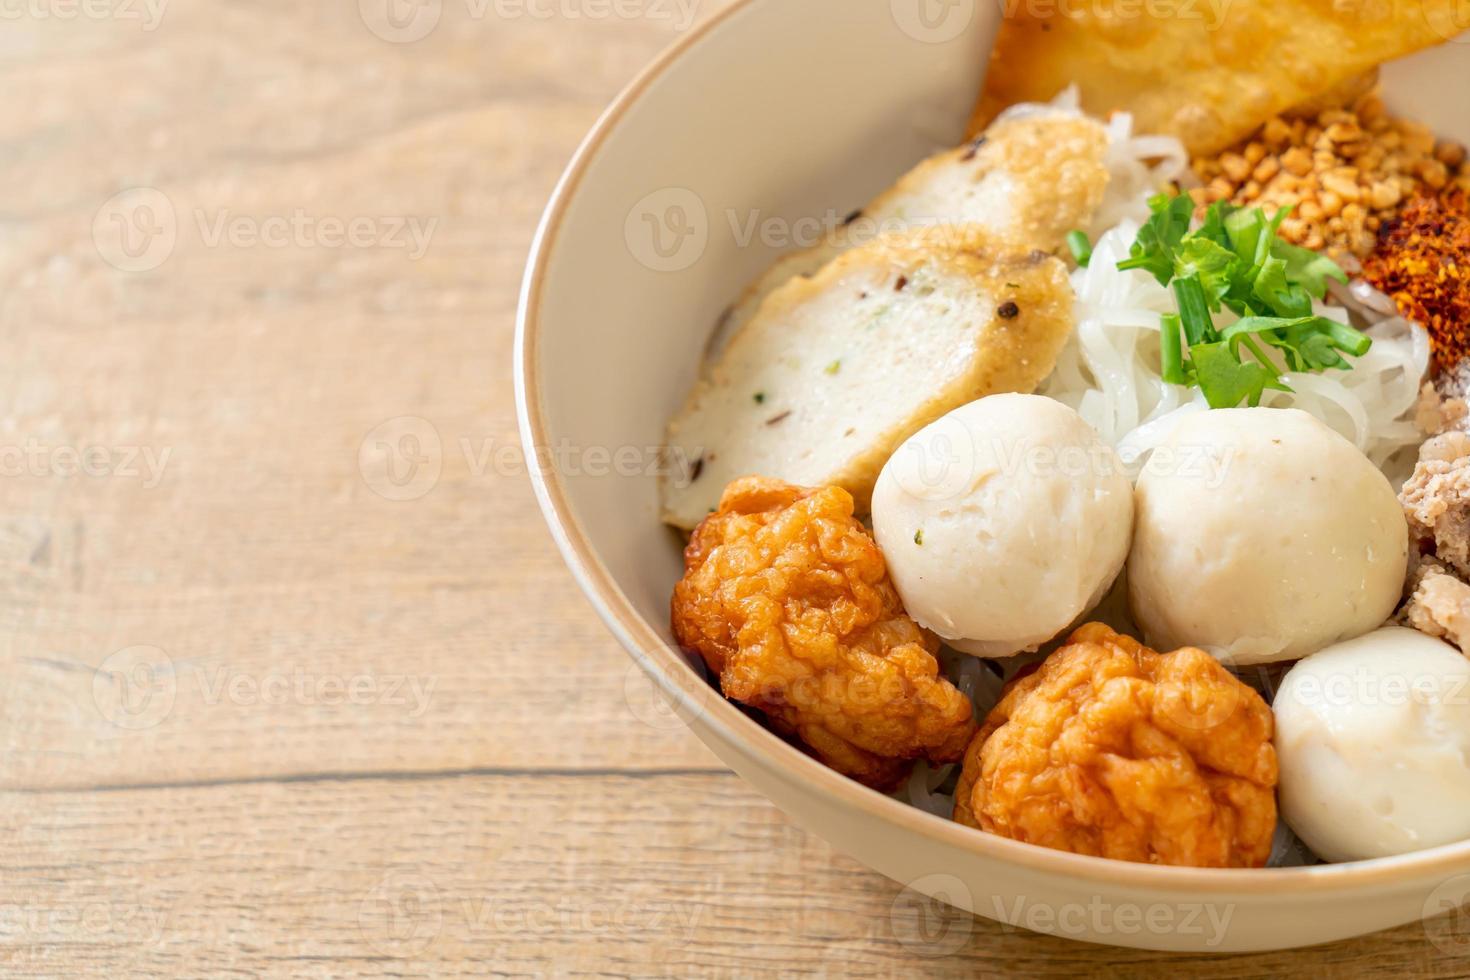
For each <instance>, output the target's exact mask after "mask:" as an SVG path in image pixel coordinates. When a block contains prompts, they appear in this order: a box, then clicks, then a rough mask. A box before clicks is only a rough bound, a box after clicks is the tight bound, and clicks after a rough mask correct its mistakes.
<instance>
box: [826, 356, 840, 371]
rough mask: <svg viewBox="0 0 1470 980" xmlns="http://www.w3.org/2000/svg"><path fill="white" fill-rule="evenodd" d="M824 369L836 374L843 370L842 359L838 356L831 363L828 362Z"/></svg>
mask: <svg viewBox="0 0 1470 980" xmlns="http://www.w3.org/2000/svg"><path fill="white" fill-rule="evenodd" d="M822 370H823V371H825V372H826V373H827V374H836V373H837V372H838V371H841V370H842V359H841V358H838V359H837V360H835V361H833V362H832V363H831V364H828V365H827V366H826V367H824V368H823V369H822Z"/></svg>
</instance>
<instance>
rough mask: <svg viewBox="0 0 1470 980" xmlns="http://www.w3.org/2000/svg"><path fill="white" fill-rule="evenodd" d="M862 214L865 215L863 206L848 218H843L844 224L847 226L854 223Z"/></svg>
mask: <svg viewBox="0 0 1470 980" xmlns="http://www.w3.org/2000/svg"><path fill="white" fill-rule="evenodd" d="M862 216H863V209H862V208H858V209H857V210H856V211H854V212H853V213H852V214H849V215H848V216H847V217H846V218H843V219H842V226H843V227H844V228H845V227H847V226H848V225H850V224H852V223H853V222H854V221H856V220H857V219H859V218H861V217H862Z"/></svg>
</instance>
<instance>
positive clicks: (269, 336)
mask: <svg viewBox="0 0 1470 980" xmlns="http://www.w3.org/2000/svg"><path fill="white" fill-rule="evenodd" d="M375 2H376V0H361V2H360V3H359V2H349V0H330V2H324V3H316V4H311V3H308V4H297V3H288V2H285V0H263V2H259V3H251V4H236V3H230V2H226V0H197V2H194V3H190V4H177V5H175V4H170V3H167V2H165V0H151V2H148V0H129V2H128V3H123V2H121V0H118V2H116V3H112V4H111V5H107V4H103V5H101V6H100V7H99V6H97V5H93V6H90V7H86V8H78V7H77V6H76V5H69V4H65V3H61V2H59V0H56V2H51V0H41V2H38V3H35V4H28V5H25V6H19V5H17V6H15V7H14V8H13V9H17V10H21V11H22V14H21V15H20V16H18V17H8V15H7V19H6V21H5V26H4V32H3V34H0V77H3V82H4V85H5V90H6V94H7V111H6V112H5V113H4V114H0V167H3V173H4V175H5V177H6V179H5V180H4V181H0V337H3V340H4V342H5V352H6V356H5V357H4V358H3V360H0V588H3V592H0V596H3V601H0V749H3V752H0V842H3V844H4V845H5V846H4V848H3V851H0V974H3V975H5V976H16V977H30V976H36V977H41V976H47V977H50V976H107V977H128V976H185V975H187V976H256V975H272V976H385V977H386V976H394V977H403V976H487V975H514V976H519V975H551V974H558V975H581V974H611V975H626V976H633V975H638V976H643V975H650V976H652V975H681V976H683V975H688V976H747V975H750V976H753V975H757V974H765V973H778V974H783V975H808V974H821V975H838V976H912V975H914V974H916V973H922V974H925V975H934V976H970V975H1002V974H1007V973H1012V972H1017V971H1021V972H1024V973H1026V974H1028V975H1035V976H1062V975H1077V974H1082V973H1087V974H1097V975H1102V976H1109V975H1111V976H1125V975H1126V976H1144V975H1164V974H1179V973H1193V972H1209V973H1211V974H1213V975H1219V976H1230V977H1247V976H1266V975H1274V974H1277V973H1279V972H1283V971H1288V970H1309V971H1312V972H1319V971H1327V970H1331V971H1332V972H1334V973H1340V974H1343V975H1356V976H1373V975H1389V974H1395V975H1398V974H1403V973H1406V972H1407V973H1410V974H1413V975H1423V976H1452V975H1456V974H1458V973H1463V972H1464V969H1463V964H1462V963H1458V962H1457V961H1456V960H1454V959H1453V958H1450V957H1448V956H1447V955H1445V954H1444V953H1443V952H1441V951H1440V950H1438V949H1437V948H1436V947H1434V946H1432V945H1431V944H1429V943H1427V942H1426V941H1425V934H1424V930H1423V929H1422V927H1418V926H1414V927H1406V928H1404V929H1400V930H1396V931H1393V932H1390V933H1385V934H1381V935H1378V936H1373V937H1368V938H1365V939H1362V940H1358V941H1355V942H1351V943H1342V944H1338V945H1336V946H1333V947H1328V948H1325V949H1322V950H1317V951H1311V952H1307V953H1299V954H1282V955H1278V956H1260V957H1236V958H1227V959H1207V958H1203V957H1201V958H1170V957H1162V956H1154V955H1149V954H1139V953H1132V952H1126V951H1120V950H1108V949H1103V948H1100V947H1084V946H1080V945H1076V944H1071V943H1066V942H1062V941H1059V940H1053V939H1048V938H1043V937H1039V936H1034V935H1030V934H1027V933H1023V932H1016V931H1008V930H1005V929H1002V928H1001V927H999V926H996V925H994V924H991V923H988V922H985V921H982V920H976V919H971V918H969V917H962V916H958V915H956V914H953V913H950V912H947V911H944V910H942V909H937V908H934V907H930V906H919V907H916V906H915V904H914V899H913V897H912V896H905V895H904V894H903V893H902V892H901V891H900V889H899V888H898V887H897V886H896V885H893V884H892V883H890V882H888V881H886V880H884V879H882V878H880V877H878V876H876V875H873V874H871V873H869V872H867V871H865V870H863V869H861V868H860V867H858V866H857V865H855V864H854V863H852V862H851V861H849V860H847V859H845V858H843V857H841V856H839V855H836V854H834V853H833V852H832V851H831V849H830V848H829V847H828V846H827V845H826V844H824V843H823V842H822V841H820V840H818V839H816V838H813V837H810V836H808V835H806V834H804V833H803V832H802V831H800V830H798V829H797V828H795V827H794V826H792V825H791V824H790V823H789V822H787V821H786V820H785V819H784V818H783V817H782V816H781V815H780V814H779V813H777V812H776V811H775V810H773V809H772V808H771V807H770V806H769V805H768V804H767V803H765V802H764V801H763V800H762V799H760V798H758V797H757V796H756V795H755V794H753V793H752V792H751V791H750V790H749V789H747V788H746V787H745V786H744V785H743V784H742V783H741V782H740V781H738V780H737V779H735V778H734V777H733V776H731V775H730V774H728V773H726V772H725V771H724V770H723V768H722V767H721V766H719V765H718V763H717V762H716V761H715V760H714V758H713V756H712V755H710V753H708V752H707V751H706V750H705V749H704V748H703V747H702V746H700V745H699V744H698V743H697V742H695V741H694V740H693V739H692V737H690V736H689V734H688V733H687V732H686V731H685V730H684V729H683V728H682V727H681V726H679V724H678V723H677V722H676V721H674V720H673V719H671V718H669V717H668V715H667V714H666V713H665V712H663V711H661V710H660V709H659V706H658V704H657V702H656V701H655V700H654V699H653V696H652V692H651V691H650V689H649V688H648V686H647V684H646V682H644V681H643V680H642V679H641V677H640V676H639V675H637V674H636V673H635V672H633V671H632V670H631V669H630V667H629V666H628V661H627V659H626V658H625V657H624V656H623V654H622V653H621V652H620V651H619V650H618V649H617V647H616V645H615V644H614V643H613V641H612V640H611V639H610V638H609V637H608V636H607V635H606V633H605V632H604V631H603V630H602V628H601V626H600V625H599V624H598V623H597V622H596V620H595V618H594V616H593V615H592V614H591V612H590V611H589V609H588V608H587V607H586V605H585V603H584V602H583V601H582V599H581V597H580V596H579V595H578V593H577V592H576V590H575V587H574V586H573V584H572V582H571V580H570V578H569V576H568V575H567V574H566V572H565V571H564V570H563V568H562V566H561V563H560V561H559V559H558V558H557V556H556V554H555V553H554V550H553V548H552V547H551V544H550V540H549V537H548V536H547V534H546V533H545V531H544V530H543V528H542V525H541V522H540V519H539V517H538V516H537V514H536V512H535V506H534V502H533V500H532V497H531V493H530V490H529V486H528V484H527V482H526V479H525V473H524V463H523V461H522V460H521V458H520V455H519V450H518V445H517V442H516V436H515V424H514V418H513V409H512V400H511V381H510V376H509V348H510V340H511V333H512V320H513V314H514V304H515V296H516V287H517V284H518V280H519V276H520V272H521V266H522V263H523V261H524V256H525V253H526V250H527V248H528V245H529V242H530V237H531V234H532V231H533V229H534V226H535V222H536V218H537V216H538V214H539V211H540V208H541V206H542V204H543V202H544V200H545V199H546V197H547V195H548V193H549V191H550V189H551V187H552V185H553V183H554V181H555V179H556V176H557V173H558V171H559V170H560V168H561V166H562V165H563V163H564V161H565V160H566V159H567V158H568V156H569V155H570V153H571V151H572V149H573V148H574V146H575V145H576V143H577V142H578V140H579V139H580V137H581V135H582V134H583V133H584V132H585V131H586V129H587V128H588V126H589V125H590V124H591V122H592V121H593V119H594V118H595V117H596V115H597V113H598V112H599V111H600V109H601V107H602V106H603V105H604V104H605V102H606V101H607V100H608V99H609V98H610V97H611V96H612V95H613V93H614V92H615V91H616V90H617V89H618V88H619V87H620V86H621V85H622V84H623V83H624V82H625V81H626V80H627V79H628V78H629V77H631V75H632V74H633V73H634V72H635V71H636V70H637V69H638V68H639V67H640V66H641V65H642V64H644V63H645V62H646V61H647V60H648V59H649V58H650V57H652V56H653V54H654V53H655V52H656V51H657V50H658V49H659V48H660V47H662V46H663V45H664V44H665V43H667V42H668V41H669V40H670V39H671V38H672V37H674V36H675V35H677V34H678V33H679V32H680V30H682V29H684V28H685V27H686V26H687V25H685V24H683V23H681V22H675V21H673V20H671V19H669V18H668V17H663V16H652V15H647V14H646V15H644V16H637V17H631V18H620V17H617V16H601V17H595V16H577V17H573V16H570V15H569V14H567V13H566V11H567V10H572V11H574V12H575V11H582V10H583V8H582V7H580V6H577V5H576V4H573V6H572V7H570V8H568V7H566V6H565V5H561V6H557V7H552V6H548V5H546V4H542V5H540V6H539V7H537V8H536V9H538V10H547V9H553V10H558V11H561V12H559V13H556V14H555V15H554V16H552V17H549V18H541V17H537V16H530V15H528V14H520V15H516V14H514V13H511V14H509V15H506V14H505V13H504V12H505V11H506V10H510V11H514V10H517V9H520V10H525V9H526V8H525V7H524V6H517V5H511V6H510V7H508V8H507V7H505V6H504V5H499V6H497V5H494V4H489V5H487V4H486V3H477V2H471V0H442V2H435V0H427V2H426V4H425V5H424V6H422V7H420V8H416V9H419V10H434V9H437V10H438V11H439V13H438V20H437V23H436V24H435V25H434V26H433V29H432V30H430V31H429V32H428V33H427V34H426V35H425V36H424V37H422V38H421V39H419V40H417V41H413V42H409V43H405V42H394V41H390V40H385V39H384V38H383V37H382V36H379V35H378V34H374V32H373V31H372V30H371V29H370V28H369V26H368V24H369V22H372V23H374V24H376V25H377V26H378V28H379V30H380V33H381V32H382V29H383V24H382V23H380V22H378V21H373V20H372V18H373V16H374V14H373V10H374V3H375ZM723 5H724V3H723V2H718V3H717V2H704V3H699V4H698V5H697V13H698V15H699V16H700V17H707V16H709V15H710V14H712V13H714V12H715V11H716V10H717V9H719V8H720V7H721V6H723ZM635 6H636V5H635ZM686 6H687V5H686ZM79 9H86V10H91V11H94V12H93V13H90V14H87V13H82V14H77V13H75V11H77V10H79ZM599 9H600V10H605V9H608V8H607V7H605V6H598V5H588V6H587V7H586V10H587V11H591V10H599ZM638 9H642V8H638ZM650 9H653V8H650ZM657 9H660V10H665V11H668V10H673V11H676V12H677V11H679V10H681V9H683V8H681V7H680V6H679V5H676V4H659V5H658V6H657ZM68 10H71V11H74V13H73V14H72V15H70V16H68V15H67V14H66V11H68ZM96 11H101V13H96ZM364 12H367V13H366V14H365V13H364ZM155 14H156V15H157V17H156V21H155V20H153V19H151V18H152V17H153V15H155ZM414 16H418V15H417V14H415V15H414ZM410 26H411V27H412V24H411V25H410ZM389 33H391V31H390V32H389ZM119 195H121V196H120V197H119ZM119 219H120V220H121V221H122V224H121V225H119V224H117V221H118V220H119ZM354 222H356V223H357V224H356V227H358V229H359V231H362V232H363V234H362V235H359V236H357V237H356V238H355V239H354V240H352V241H343V240H342V239H343V236H344V235H345V234H346V231H347V229H348V228H351V227H354ZM334 223H335V230H334ZM415 231H416V232H417V234H418V237H417V238H415V237H414V233H415ZM145 232H147V233H149V234H148V235H147V236H146V237H144V233H145ZM125 234H126V235H129V236H132V237H131V238H126V239H125V238H124V237H123V236H124V235H125ZM125 243H130V244H131V245H133V246H137V247H136V248H134V249H133V254H130V252H129V251H127V250H125V249H123V248H122V246H123V245H124V244H125ZM405 434H408V435H412V436H414V437H415V439H416V440H417V441H415V442H412V443H405V442H403V441H402V440H403V436H404V435H405ZM384 447H386V448H384ZM415 461H417V462H415ZM389 464H391V465H392V466H393V467H394V468H393V469H392V470H391V471H390V470H389V469H387V468H385V467H387V466H388V465H389ZM414 467H417V468H414ZM916 916H919V917H920V918H915V917H916ZM921 929H922V930H923V931H921Z"/></svg>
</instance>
